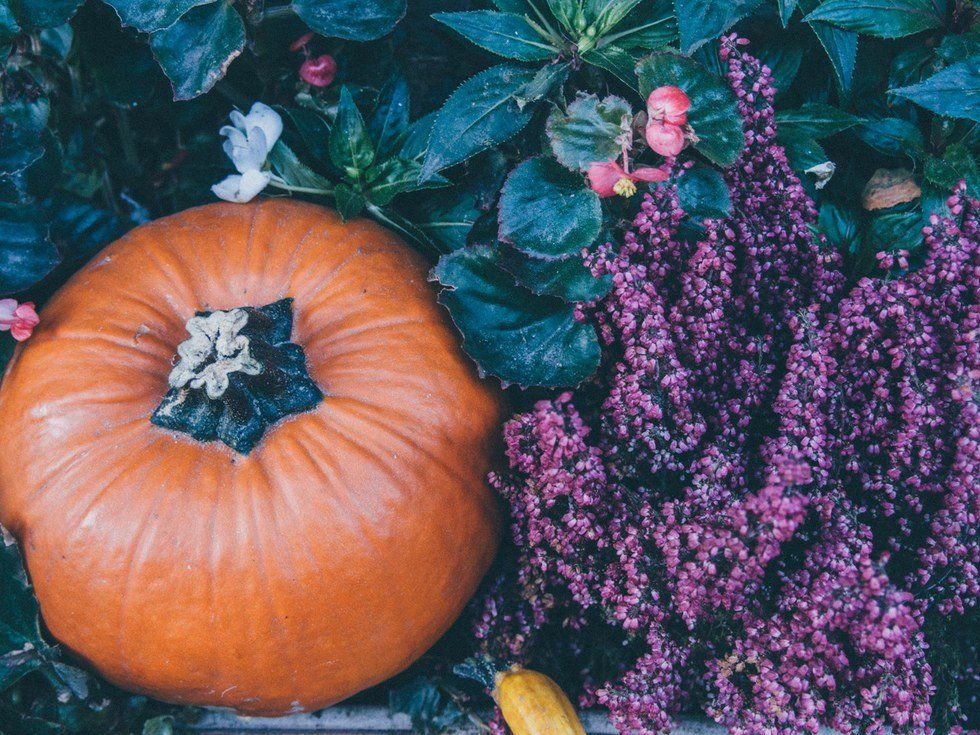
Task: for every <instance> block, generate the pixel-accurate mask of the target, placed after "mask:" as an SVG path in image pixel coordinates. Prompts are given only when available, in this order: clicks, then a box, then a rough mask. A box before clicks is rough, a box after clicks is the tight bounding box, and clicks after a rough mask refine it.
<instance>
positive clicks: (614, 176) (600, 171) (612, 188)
mask: <svg viewBox="0 0 980 735" xmlns="http://www.w3.org/2000/svg"><path fill="white" fill-rule="evenodd" d="M588 177H589V186H591V187H592V191H594V192H595V193H596V194H598V195H599V196H600V197H603V198H605V197H611V196H615V195H616V194H619V195H620V196H624V197H631V196H633V195H634V194H635V193H636V184H635V183H634V182H636V181H666V179H667V173H666V172H664V171H661V170H660V169H659V168H653V167H651V166H641V167H640V168H637V169H634V170H633V171H627V170H626V169H624V168H623V167H622V166H620V165H619V164H618V163H617V162H616V161H604V162H596V163H593V164H592V165H590V166H589V171H588Z"/></svg>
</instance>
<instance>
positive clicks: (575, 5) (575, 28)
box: [545, 0, 588, 35]
mask: <svg viewBox="0 0 980 735" xmlns="http://www.w3.org/2000/svg"><path fill="white" fill-rule="evenodd" d="M545 2H547V4H548V9H549V10H550V11H551V14H552V15H553V16H555V19H556V20H557V21H558V22H559V23H560V24H561V26H562V27H563V28H564V29H565V30H567V31H569V33H570V34H571V35H578V34H579V33H582V32H583V31H584V30H585V28H586V26H587V25H588V21H587V20H586V19H585V13H584V11H583V8H582V2H581V0H545Z"/></svg>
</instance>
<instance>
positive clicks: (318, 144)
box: [276, 107, 330, 164]
mask: <svg viewBox="0 0 980 735" xmlns="http://www.w3.org/2000/svg"><path fill="white" fill-rule="evenodd" d="M276 109H277V110H278V111H279V112H280V114H282V115H283V117H284V118H285V119H287V120H289V121H290V122H292V124H293V127H295V128H296V132H298V133H299V137H300V139H301V141H302V143H303V146H305V148H306V150H307V152H308V153H309V154H310V156H311V157H312V158H313V160H314V161H315V162H317V163H320V164H329V163H330V151H329V145H328V143H329V140H330V126H329V125H328V124H327V121H326V120H325V119H324V118H323V116H322V115H321V114H320V113H318V112H315V111H314V110H310V109H308V108H305V107H286V108H281V107H277V108H276ZM297 150H300V149H299V148H298V149H297Z"/></svg>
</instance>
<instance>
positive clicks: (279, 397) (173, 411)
mask: <svg viewBox="0 0 980 735" xmlns="http://www.w3.org/2000/svg"><path fill="white" fill-rule="evenodd" d="M292 323H293V321H292V299H282V300H281V301H277V302H275V303H273V304H269V305H268V306H263V307H260V308H254V307H241V308H238V309H230V310H228V311H209V312H198V313H197V314H195V315H194V316H193V317H191V318H190V319H188V320H187V324H186V328H187V333H188V335H189V336H188V338H187V339H186V340H185V341H183V342H181V343H180V345H178V347H177V357H178V361H177V363H176V364H175V365H174V368H173V370H171V372H170V376H169V378H168V383H169V385H170V390H169V391H167V394H166V395H165V396H164V397H163V400H162V401H161V402H160V405H159V406H158V407H157V409H156V410H155V411H154V412H153V415H152V416H151V417H150V421H151V422H152V423H154V424H156V425H157V426H160V427H163V428H165V429H171V430H173V431H179V432H182V433H185V434H190V435H191V436H193V437H194V438H195V439H198V440H199V441H211V440H215V439H217V440H220V441H222V442H224V443H225V444H227V445H228V446H229V447H231V448H232V449H234V450H236V451H238V452H241V453H242V454H248V453H249V452H250V451H251V450H252V448H253V447H254V446H255V445H256V444H257V443H258V441H259V440H260V439H261V438H262V436H263V434H265V432H266V431H267V430H268V428H269V427H270V426H272V425H273V424H274V423H276V422H278V421H280V420H281V419H283V418H285V417H286V416H289V415H290V414H294V413H299V412H302V411H308V410H309V409H311V408H313V407H314V406H316V405H317V404H318V403H319V402H320V401H321V400H322V399H323V393H322V392H321V391H320V389H319V387H318V386H317V385H316V383H314V382H313V380H312V379H311V378H310V376H309V374H308V372H307V370H306V358H305V355H304V353H303V348H302V347H300V346H299V345H296V344H294V343H293V342H290V341H289V340H290V334H291V332H292Z"/></svg>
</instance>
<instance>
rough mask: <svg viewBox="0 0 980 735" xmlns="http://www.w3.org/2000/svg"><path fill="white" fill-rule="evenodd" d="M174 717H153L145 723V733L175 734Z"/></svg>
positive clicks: (149, 734)
mask: <svg viewBox="0 0 980 735" xmlns="http://www.w3.org/2000/svg"><path fill="white" fill-rule="evenodd" d="M173 733H174V718H173V717H171V716H170V715H161V716H159V717H151V718H150V719H149V720H147V721H146V722H144V723H143V735H173Z"/></svg>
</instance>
